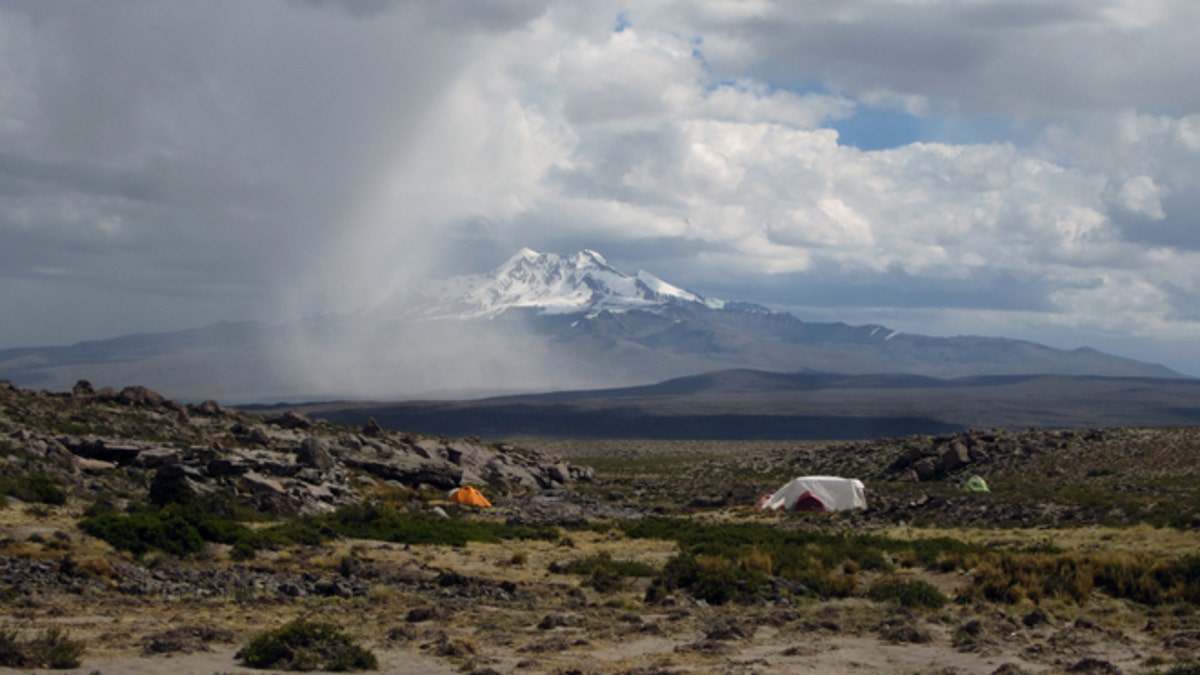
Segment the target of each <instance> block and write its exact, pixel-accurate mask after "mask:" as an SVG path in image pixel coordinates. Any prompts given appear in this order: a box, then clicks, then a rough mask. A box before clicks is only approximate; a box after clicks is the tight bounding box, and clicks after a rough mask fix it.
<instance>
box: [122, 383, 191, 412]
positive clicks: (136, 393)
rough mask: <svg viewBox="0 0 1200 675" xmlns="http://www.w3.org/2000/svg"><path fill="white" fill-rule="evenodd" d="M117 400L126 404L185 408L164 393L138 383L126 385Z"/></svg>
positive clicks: (173, 408)
mask: <svg viewBox="0 0 1200 675" xmlns="http://www.w3.org/2000/svg"><path fill="white" fill-rule="evenodd" d="M117 402H118V403H123V404H125V405H133V406H139V407H145V408H159V407H165V408H170V409H172V410H183V406H181V405H179V404H178V403H176V402H175V401H173V400H171V399H169V398H167V397H166V396H163V395H162V394H160V393H158V392H157V391H154V390H153V389H150V388H149V387H142V386H138V385H134V386H129V387H125V388H124V389H122V390H121V393H120V394H117Z"/></svg>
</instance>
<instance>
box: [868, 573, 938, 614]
mask: <svg viewBox="0 0 1200 675" xmlns="http://www.w3.org/2000/svg"><path fill="white" fill-rule="evenodd" d="M867 597H869V598H871V599H872V600H874V601H876V602H884V601H888V600H890V601H893V602H895V603H897V604H899V605H900V606H902V607H911V608H918V607H928V608H931V609H939V608H941V607H942V606H943V605H945V604H946V596H945V594H944V593H942V592H941V591H939V590H938V589H937V587H936V586H934V585H933V584H930V583H928V582H925V581H921V580H920V579H910V580H905V579H895V578H893V579H882V580H880V581H877V582H876V583H874V584H872V586H871V588H870V590H868V591H867Z"/></svg>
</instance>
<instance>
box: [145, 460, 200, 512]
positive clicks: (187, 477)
mask: <svg viewBox="0 0 1200 675" xmlns="http://www.w3.org/2000/svg"><path fill="white" fill-rule="evenodd" d="M214 491H215V488H214V487H213V486H212V485H210V484H209V483H208V481H207V478H206V476H204V474H202V473H200V472H199V471H197V470H196V469H193V468H192V467H190V466H186V465H184V464H164V465H163V466H160V467H159V468H158V471H155V472H154V481H153V482H152V483H151V484H150V499H151V500H152V501H154V502H155V503H157V504H166V503H169V502H176V501H181V500H185V499H190V498H195V497H202V496H205V495H209V494H212V493H213V492H214Z"/></svg>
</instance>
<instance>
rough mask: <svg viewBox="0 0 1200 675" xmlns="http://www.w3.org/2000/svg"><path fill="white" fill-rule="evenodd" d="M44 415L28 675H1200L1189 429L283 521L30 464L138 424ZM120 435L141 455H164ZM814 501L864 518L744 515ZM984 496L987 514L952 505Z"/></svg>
mask: <svg viewBox="0 0 1200 675" xmlns="http://www.w3.org/2000/svg"><path fill="white" fill-rule="evenodd" d="M42 403H45V405H46V406H47V407H46V408H45V409H42V410H40V411H31V410H23V409H16V408H11V407H10V408H8V409H5V415H6V419H5V420H0V423H2V424H3V425H4V433H5V436H4V438H3V439H0V455H3V456H4V457H5V461H6V462H7V466H8V470H7V471H6V472H5V481H4V482H2V483H0V488H2V489H3V491H4V492H5V493H6V502H5V505H4V507H3V508H2V509H0V652H4V653H8V654H9V655H10V656H11V660H9V661H7V663H8V664H9V665H10V666H11V667H13V668H14V670H12V671H11V672H34V671H37V669H38V668H44V667H48V666H50V665H51V663H50V662H49V661H45V660H42V661H34V660H30V659H34V658H43V657H42V656H38V655H39V654H42V653H43V652H45V653H50V651H53V649H58V650H59V652H62V651H66V652H67V654H66V656H72V655H75V651H74V650H75V649H76V646H79V649H80V651H82V654H81V660H80V665H79V667H80V668H82V669H84V670H85V672H97V671H98V672H101V673H117V672H169V671H174V672H204V673H211V672H253V671H254V669H252V668H250V667H249V666H248V665H247V664H248V663H250V662H251V660H250V659H247V658H246V657H245V655H246V654H252V655H255V656H256V657H257V655H259V654H261V653H263V652H264V650H267V648H268V646H270V645H271V644H273V643H272V642H271V640H274V639H279V638H281V637H284V636H290V637H296V636H297V634H299V635H300V636H301V637H303V636H304V635H307V634H309V633H314V634H316V633H321V634H323V633H328V634H329V636H331V637H336V639H337V640H340V641H344V642H346V643H347V644H349V643H351V642H353V644H354V645H355V647H354V650H355V651H353V652H352V658H350V657H348V658H347V659H344V660H343V661H330V662H329V663H333V664H336V663H342V664H357V665H358V666H362V665H368V666H369V665H371V664H374V665H375V667H377V668H378V669H379V670H381V671H384V672H398V673H405V672H411V673H416V672H434V673H436V672H445V673H450V672H468V673H471V672H473V673H489V672H520V673H567V672H581V673H784V672H814V673H815V672H826V673H827V672H850V671H856V672H894V673H940V674H943V675H944V674H947V673H993V672H1007V673H1016V672H1028V673H1060V672H1062V673H1065V672H1097V673H1099V672H1104V673H1112V672H1127V673H1174V674H1176V675H1181V674H1182V673H1189V672H1197V669H1198V668H1200V664H1198V662H1197V656H1198V655H1200V531H1198V529H1197V524H1198V523H1200V502H1198V496H1200V476H1198V475H1197V474H1198V473H1200V429H1192V428H1165V429H1133V428H1131V429H1110V430H1102V431H1099V430H1077V431H1039V430H1025V431H1019V432H1018V431H1003V432H1002V431H988V432H971V433H970V434H952V435H951V434H948V435H945V436H942V437H903V438H892V439H870V440H863V441H852V442H850V441H847V442H831V443H823V442H816V441H804V442H785V441H756V442H719V443H717V442H700V441H696V442H666V441H535V440H532V439H520V440H519V441H518V442H519V443H521V444H523V445H524V446H526V447H531V448H534V449H538V450H543V451H548V452H553V453H554V454H557V455H559V456H562V457H565V458H567V459H569V460H570V461H571V462H572V463H576V464H584V465H587V466H591V467H592V468H594V469H595V472H596V473H595V477H596V478H595V480H594V481H592V482H576V483H572V484H571V485H569V486H568V487H567V488H566V489H562V490H555V491H552V492H548V493H542V492H536V491H525V492H522V491H516V490H514V491H507V492H501V493H497V494H494V495H493V496H494V499H493V502H494V503H495V504H496V506H495V508H493V509H487V510H477V509H471V508H467V507H462V506H458V505H455V504H451V503H449V502H447V501H445V498H444V494H443V493H441V492H438V491H431V490H416V489H413V488H411V487H406V486H401V485H394V484H393V485H389V484H385V483H379V482H374V484H372V485H367V483H366V482H364V483H363V486H364V487H363V489H362V492H361V500H360V501H358V502H356V503H354V504H351V505H348V506H344V507H342V508H340V509H338V510H337V511H333V512H330V513H327V514H323V515H311V514H310V515H306V516H273V517H268V516H266V515H264V514H261V513H249V512H245V511H242V510H239V509H238V508H234V507H233V506H231V505H229V504H225V505H222V503H221V502H219V501H218V502H211V501H210V502H194V501H193V502H187V501H186V500H184V501H181V502H178V503H167V504H162V503H159V504H155V503H152V502H150V501H149V500H148V499H147V495H146V490H145V485H144V484H142V483H139V482H138V481H139V480H141V481H144V480H145V479H146V476H144V475H141V474H138V473H137V472H130V471H125V470H121V469H113V468H96V467H95V466H93V465H87V464H84V465H79V466H73V465H71V464H70V462H69V461H68V460H67V459H64V458H62V457H57V458H56V457H53V456H50V457H48V458H46V457H43V458H38V457H35V456H32V455H30V454H29V453H28V452H27V451H26V450H25V449H23V447H22V446H21V443H22V440H21V439H22V438H24V437H27V436H28V434H27V433H23V432H22V430H23V429H24V430H26V431H27V430H28V429H29V428H30V426H29V425H33V424H43V425H53V424H57V423H61V422H63V421H64V420H65V421H69V422H71V423H73V424H84V423H88V424H92V425H93V426H97V425H100V424H103V426H104V428H106V429H109V430H110V431H111V430H112V429H116V428H117V427H120V426H121V424H119V423H118V421H114V420H112V419H107V418H106V419H104V420H99V419H96V420H90V421H89V420H88V419H86V418H84V417H81V416H80V415H78V414H74V415H73V414H59V413H62V412H63V411H59V413H54V412H53V411H52V410H51V409H50V407H49V406H51V404H55V405H57V404H59V403H62V401H43V402H42ZM39 405H41V404H39ZM35 412H36V414H34V413H35ZM126 415H127V417H128V418H129V419H127V420H126V421H127V422H128V424H127V425H126V428H125V429H124V430H123V431H121V433H122V434H124V435H125V436H128V437H130V438H146V437H167V436H169V434H167V433H166V432H165V431H164V429H163V428H162V427H161V426H156V425H155V424H154V423H153V420H151V419H149V418H145V419H141V420H140V421H137V423H136V424H135V423H134V421H135V420H134V419H133V418H134V417H136V415H135V414H134V412H129V413H127V414H126ZM18 416H20V417H19V419H18ZM168 422H169V423H170V424H172V425H175V426H176V427H178V426H180V425H181V422H179V420H167V421H164V422H163V424H167V423H168ZM64 433H65V432H64ZM187 433H188V435H187V442H189V443H198V442H204V441H205V438H204V436H203V432H202V430H200V429H194V428H191V427H188V430H187ZM139 434H142V435H139ZM960 445H961V446H962V450H961V452H959V451H958V450H957V449H956V448H958V446H960ZM968 451H970V452H968ZM947 452H950V453H952V454H951V455H947V454H946V453H947ZM954 453H956V454H954ZM933 457H936V458H939V461H940V462H942V464H941V465H939V468H937V471H936V472H934V473H933V474H930V475H929V476H927V477H926V478H920V477H918V478H917V479H913V475H915V474H916V473H917V472H916V471H915V470H913V469H912V468H911V467H912V466H914V465H915V464H916V463H917V462H920V461H921V460H923V459H924V458H933ZM948 457H950V458H953V457H959V461H961V462H962V463H961V464H959V463H958V462H957V461H955V462H951V461H950V460H949V459H947V458H948ZM799 474H840V475H850V476H856V477H861V478H862V479H863V480H864V481H865V482H866V484H867V487H868V500H869V508H868V509H866V510H864V511H855V512H844V513H834V514H796V513H778V512H765V511H762V510H759V509H756V508H754V507H753V503H754V501H755V500H756V499H757V497H758V496H760V495H762V494H764V493H766V492H769V491H771V490H773V489H774V488H775V487H777V486H779V485H780V484H782V483H783V482H784V481H786V480H788V479H790V478H791V477H794V476H795V475H799ZM974 474H978V475H981V476H983V477H984V478H985V479H986V480H987V481H988V483H989V485H990V486H991V492H989V493H985V494H968V493H964V492H963V491H962V490H961V489H960V485H961V483H962V482H963V480H964V478H965V477H966V476H968V475H974ZM52 488H53V489H52ZM184 533H187V534H184ZM191 533H194V536H193V534H191ZM331 626H332V627H336V628H337V630H336V631H335V630H334V629H333V628H329V627H331ZM264 636H265V637H264ZM39 640H40V642H39ZM251 645H255V647H254V648H253V649H249V650H248V647H249V646H251ZM357 645H361V646H362V650H359V648H358V646H357ZM38 649H42V652H38V651H37V650H38ZM239 650H241V651H242V654H243V656H242V657H240V658H239V657H238V656H237V654H238V652H239ZM367 652H369V656H368V653H367ZM3 656H4V654H2V653H0V657H3ZM45 658H49V657H45ZM305 658H308V657H305ZM313 658H315V657H313ZM21 659H25V660H21ZM372 659H374V660H372ZM300 661H301V662H303V663H308V662H309V661H305V660H304V659H301V660H300ZM253 662H256V663H258V662H260V661H257V660H255V661H253ZM262 662H264V663H265V662H266V661H262ZM326 667H335V666H330V665H327V666H326Z"/></svg>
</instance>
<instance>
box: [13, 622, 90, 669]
mask: <svg viewBox="0 0 1200 675" xmlns="http://www.w3.org/2000/svg"><path fill="white" fill-rule="evenodd" d="M83 653H84V645H83V643H82V642H78V641H75V640H72V639H70V637H69V636H68V634H67V633H66V631H63V630H61V629H59V628H55V627H51V628H47V629H46V630H44V631H42V632H41V633H39V634H38V635H36V636H35V637H33V638H31V639H29V640H21V639H20V638H19V636H18V634H17V631H15V630H0V666H5V667H8V668H54V669H65V668H78V667H79V666H80V664H81V663H82V661H83Z"/></svg>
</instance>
